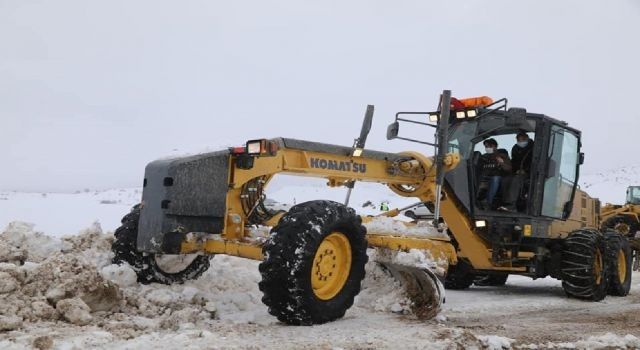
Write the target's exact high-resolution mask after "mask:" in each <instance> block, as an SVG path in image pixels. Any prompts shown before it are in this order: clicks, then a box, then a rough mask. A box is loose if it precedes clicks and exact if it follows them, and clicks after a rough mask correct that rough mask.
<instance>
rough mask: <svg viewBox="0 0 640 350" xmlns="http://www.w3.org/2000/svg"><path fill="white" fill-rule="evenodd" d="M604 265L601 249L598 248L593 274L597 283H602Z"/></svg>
mask: <svg viewBox="0 0 640 350" xmlns="http://www.w3.org/2000/svg"><path fill="white" fill-rule="evenodd" d="M602 266H603V264H602V254H601V253H600V250H596V254H595V257H594V259H593V274H594V277H595V278H596V284H597V285H600V283H602Z"/></svg>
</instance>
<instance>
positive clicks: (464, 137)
mask: <svg viewBox="0 0 640 350" xmlns="http://www.w3.org/2000/svg"><path fill="white" fill-rule="evenodd" d="M477 128H478V124H477V123H475V122H462V123H459V124H456V125H455V127H454V128H453V129H452V130H451V133H450V135H449V150H448V151H449V153H458V154H460V158H461V159H463V160H464V159H469V158H470V157H471V154H472V150H473V142H472V139H473V138H474V137H475V136H476V130H477Z"/></svg>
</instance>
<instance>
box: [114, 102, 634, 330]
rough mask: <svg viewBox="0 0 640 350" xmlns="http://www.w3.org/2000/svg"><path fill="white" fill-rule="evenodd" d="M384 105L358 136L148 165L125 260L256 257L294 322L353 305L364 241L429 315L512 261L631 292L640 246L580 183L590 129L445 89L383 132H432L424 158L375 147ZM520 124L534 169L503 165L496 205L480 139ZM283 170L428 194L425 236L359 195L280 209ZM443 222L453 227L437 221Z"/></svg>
mask: <svg viewBox="0 0 640 350" xmlns="http://www.w3.org/2000/svg"><path fill="white" fill-rule="evenodd" d="M372 117H373V106H369V107H368V108H367V113H366V115H365V122H364V124H363V128H362V131H361V134H360V137H359V138H358V139H356V141H355V142H354V144H353V146H351V147H345V146H337V145H331V144H323V143H317V142H309V141H302V140H296V139H290V138H275V139H256V140H250V141H248V142H247V143H246V144H245V145H244V146H242V147H236V148H231V149H226V150H222V151H219V152H213V153H206V154H200V155H194V156H189V157H182V158H174V159H164V160H159V161H155V162H152V163H150V164H148V165H147V167H146V171H145V178H144V189H143V195H142V202H141V204H139V205H137V206H136V207H134V208H133V210H132V211H131V212H130V213H129V214H128V215H127V216H125V217H124V218H123V220H122V226H121V227H120V228H119V229H118V230H116V232H115V236H116V237H115V241H114V243H113V247H112V248H113V251H114V253H115V257H114V262H115V263H123V262H126V263H128V264H130V265H131V266H132V267H133V269H135V270H136V272H137V274H138V279H139V281H140V282H142V283H151V282H158V283H181V282H184V281H185V280H187V279H193V278H197V277H199V276H200V275H201V274H202V273H203V272H204V271H205V270H206V269H207V268H208V267H209V264H210V263H211V262H210V259H209V258H210V256H211V255H214V254H227V255H233V256H239V257H244V258H248V259H254V260H259V261H261V263H260V265H259V271H260V274H261V275H262V280H261V282H260V283H259V288H260V290H261V291H262V292H263V299H262V301H263V302H264V303H265V304H266V305H267V306H268V309H269V313H271V314H272V315H274V316H276V317H277V318H278V319H279V320H280V321H282V322H284V323H287V324H293V325H312V324H321V323H325V322H329V321H333V320H336V319H338V318H340V317H342V316H343V315H344V314H345V312H346V311H347V309H349V307H351V306H352V304H353V301H354V298H355V296H356V295H357V294H358V293H359V291H360V284H361V281H362V279H363V278H364V275H365V264H366V263H367V261H368V255H367V249H368V248H374V249H376V250H378V251H380V252H381V254H375V256H376V257H378V259H379V260H378V262H379V263H380V264H381V265H382V267H383V268H384V269H386V270H388V271H389V272H390V273H391V274H392V275H393V276H395V277H397V278H398V279H400V280H401V281H403V286H404V287H405V288H406V290H407V292H408V293H409V294H410V295H411V296H412V298H413V301H414V306H416V308H415V310H416V313H417V314H418V315H422V316H425V317H431V316H433V315H435V314H436V313H437V312H438V310H439V308H440V305H441V303H442V301H443V298H444V290H442V284H441V282H444V285H445V286H446V287H447V288H454V289H462V288H467V287H469V286H471V284H473V283H474V281H476V280H477V278H478V276H484V278H485V279H489V280H490V282H491V281H493V283H500V281H501V280H504V279H506V276H508V275H509V274H517V275H523V276H529V277H532V278H541V277H545V276H552V277H555V278H557V279H560V280H562V285H563V288H564V290H565V291H566V294H567V295H569V296H571V297H575V298H580V299H585V300H593V301H597V300H602V299H603V298H604V297H605V296H606V295H607V294H610V295H616V296H624V295H627V294H628V293H629V289H630V285H631V270H630V267H631V260H630V259H631V255H630V250H629V244H628V242H627V240H626V239H624V237H622V236H620V235H619V234H617V233H614V232H603V231H601V230H599V228H598V227H599V225H598V218H597V207H598V206H599V204H598V201H597V200H595V199H592V198H590V197H589V196H588V195H587V194H586V193H584V192H581V191H580V190H578V189H577V185H576V184H577V182H578V174H579V169H580V165H581V164H582V162H583V158H584V157H583V154H582V153H581V152H580V147H581V144H580V136H581V134H580V132H579V131H578V130H576V129H573V128H571V127H569V126H568V125H567V123H565V122H562V121H560V120H556V119H553V118H550V117H548V116H545V115H542V114H536V113H529V112H527V111H526V110H525V109H522V108H507V100H506V99H501V100H498V101H495V102H494V101H493V100H491V99H490V98H488V97H481V98H470V99H455V98H452V97H451V92H450V91H448V90H445V91H444V92H443V93H442V95H441V96H440V100H439V103H438V109H437V111H435V112H399V113H397V114H396V116H395V120H394V122H393V123H392V124H391V125H390V126H389V128H388V131H387V138H388V139H399V140H405V141H410V142H414V143H417V144H419V145H421V146H422V147H425V148H427V147H428V146H433V147H434V149H435V153H434V156H431V157H428V156H425V155H423V154H421V153H418V152H416V151H409V152H401V153H388V152H379V151H372V150H369V149H365V140H366V138H367V135H368V132H369V130H370V127H371V121H372ZM401 125H404V127H406V126H407V125H409V126H411V127H412V129H410V131H416V130H417V128H424V130H425V131H424V132H423V133H421V134H422V135H426V136H425V137H424V138H410V137H407V136H406V135H400V133H399V130H400V127H401ZM523 132H524V133H528V134H530V135H531V136H532V137H533V139H534V140H535V142H534V145H533V147H532V151H531V157H532V160H531V165H530V170H529V173H528V174H526V175H523V174H522V173H519V174H509V173H507V172H505V173H503V174H502V176H501V180H502V182H501V184H500V187H501V189H500V190H499V193H497V195H496V196H495V197H494V200H495V203H490V204H491V205H489V206H487V205H484V204H486V194H483V193H484V192H486V191H485V190H484V189H486V181H487V179H486V178H485V176H484V175H483V172H482V170H481V169H480V168H479V162H480V161H481V158H482V155H481V153H482V152H481V150H483V149H484V148H482V143H483V141H484V140H486V139H488V138H495V139H499V140H513V142H515V136H516V134H518V133H523ZM432 135H435V137H433V136H432ZM501 142H503V141H501ZM505 142H506V141H505ZM505 142H503V144H504V143H505ZM280 174H293V175H299V176H307V177H319V178H324V179H326V180H327V185H328V186H334V187H338V186H343V187H345V188H346V189H348V190H347V191H348V192H349V194H350V192H351V190H352V189H353V188H354V183H357V182H359V181H366V182H375V183H380V184H381V185H382V186H386V188H388V189H389V190H390V191H392V192H393V193H395V194H396V195H398V196H402V197H415V198H416V199H417V200H419V201H420V202H423V203H425V204H426V205H427V206H428V207H429V208H431V209H432V210H433V212H434V221H433V225H432V226H431V228H430V230H425V232H424V234H419V233H418V234H415V230H416V227H415V226H414V227H411V225H414V224H412V223H404V225H406V226H407V227H408V228H411V230H412V234H410V235H409V234H403V233H394V232H384V230H382V231H383V232H375V231H376V230H374V229H369V230H367V229H366V226H367V223H368V222H372V221H375V220H376V219H378V218H376V217H361V216H359V215H358V214H357V213H356V212H355V211H354V210H353V209H352V208H350V207H349V206H348V205H346V204H344V203H338V202H333V201H327V200H314V201H310V202H305V203H300V204H297V205H294V206H293V207H291V208H290V209H289V210H288V211H286V212H284V211H275V210H272V209H270V208H268V207H267V206H266V205H265V199H266V195H265V193H266V192H265V189H266V187H267V186H268V184H269V182H270V181H271V180H272V179H273V178H274V177H275V176H277V175H280ZM517 176H519V178H517ZM516 180H517V181H516ZM507 193H515V194H517V196H516V197H515V198H513V199H514V200H515V201H516V202H517V206H516V207H515V209H513V210H506V211H505V210H497V208H498V207H499V206H500V204H501V203H499V202H500V200H501V199H500V198H503V197H506V196H503V195H505V194H507ZM483 196H484V197H483ZM348 198H349V195H347V202H348ZM480 203H483V204H482V205H481V204H480ZM398 212H399V210H392V211H390V212H388V213H385V214H383V215H385V216H388V217H393V216H394V215H397V213H398ZM444 223H446V224H444ZM257 227H261V228H265V227H270V228H271V229H270V233H269V235H268V236H267V237H266V238H264V239H263V238H261V237H260V236H259V235H258V236H256V235H255V234H254V232H255V231H256V228H257ZM369 227H372V226H369ZM373 227H384V226H373ZM434 229H435V230H439V231H440V232H441V233H442V234H441V235H434V234H430V233H429V232H432V231H433V230H434ZM367 231H368V232H367ZM413 249H417V250H422V251H425V252H427V253H428V254H426V255H428V256H431V257H433V259H434V260H437V261H438V262H440V263H441V264H442V265H443V266H444V269H440V270H441V271H445V272H444V273H436V272H435V270H434V271H432V270H431V269H429V268H425V267H424V266H406V265H403V264H402V263H399V262H398V261H397V260H395V259H394V258H393V254H394V253H397V252H406V251H410V250H413ZM385 257H386V258H385Z"/></svg>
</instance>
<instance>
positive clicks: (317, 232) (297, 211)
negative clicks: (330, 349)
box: [259, 200, 368, 326]
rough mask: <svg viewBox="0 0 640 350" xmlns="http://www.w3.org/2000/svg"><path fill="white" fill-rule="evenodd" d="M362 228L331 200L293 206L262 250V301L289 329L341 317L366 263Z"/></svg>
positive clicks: (352, 214) (350, 213)
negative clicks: (289, 325)
mask: <svg viewBox="0 0 640 350" xmlns="http://www.w3.org/2000/svg"><path fill="white" fill-rule="evenodd" d="M365 234H366V229H365V227H364V226H362V219H361V218H360V216H358V215H356V213H355V211H354V210H353V209H351V208H348V207H346V206H344V205H342V204H340V203H337V202H332V201H322V200H317V201H310V202H306V203H301V204H298V205H296V206H293V207H292V208H291V210H289V212H288V213H287V214H285V215H284V216H283V217H282V218H281V219H280V221H279V223H278V225H277V226H275V227H274V228H273V229H272V230H271V235H270V237H269V239H268V240H267V241H266V242H265V244H264V246H263V247H262V252H263V254H264V261H263V262H262V263H261V264H260V273H261V274H262V281H261V282H260V284H259V287H260V290H261V291H262V292H263V297H262V302H263V303H264V304H265V305H267V307H268V308H269V313H270V314H271V315H273V316H276V317H277V318H278V320H280V321H281V322H284V323H287V324H291V325H305V326H308V325H314V324H322V323H326V322H330V321H333V320H336V319H338V318H341V317H343V316H344V314H345V312H346V311H347V310H348V309H349V308H350V307H351V306H352V305H353V300H354V298H355V296H356V295H358V293H360V283H361V282H362V279H363V278H364V275H365V270H364V267H365V264H366V263H367V260H368V257H367V241H366V239H365Z"/></svg>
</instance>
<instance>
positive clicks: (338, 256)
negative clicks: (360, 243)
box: [311, 232, 351, 300]
mask: <svg viewBox="0 0 640 350" xmlns="http://www.w3.org/2000/svg"><path fill="white" fill-rule="evenodd" d="M350 271H351V244H350V243H349V239H348V238H347V237H346V236H345V235H344V234H343V233H341V232H333V233H331V234H330V235H328V236H327V237H325V238H324V240H323V241H322V243H320V246H319V247H318V250H317V251H316V255H315V257H314V259H313V267H312V269H311V286H312V288H313V292H314V294H315V295H316V297H318V298H319V299H321V300H329V299H332V298H333V297H335V296H336V295H337V294H338V293H339V292H340V291H341V290H342V288H343V287H344V285H345V283H346V282H347V279H348V278H349V272H350Z"/></svg>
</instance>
